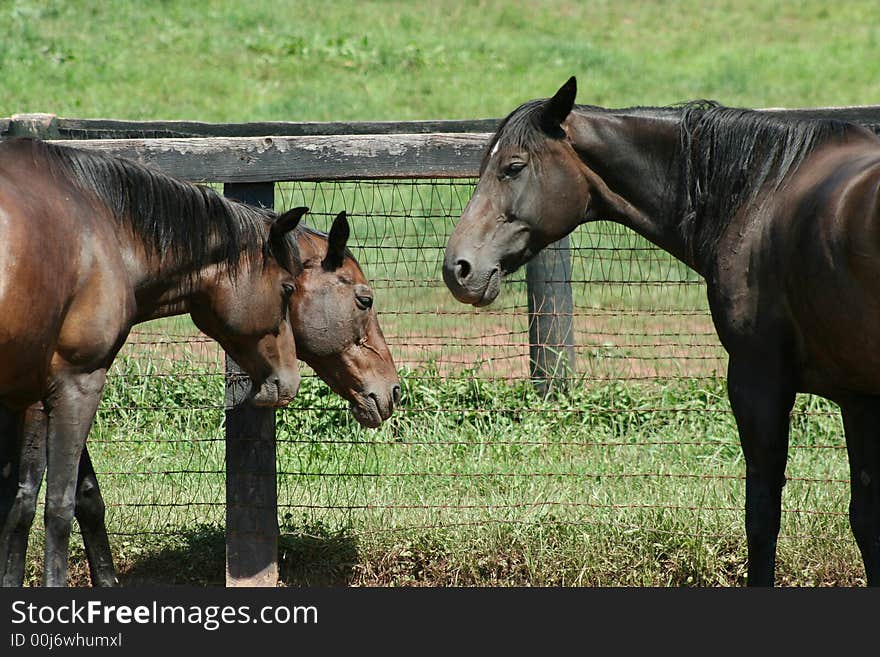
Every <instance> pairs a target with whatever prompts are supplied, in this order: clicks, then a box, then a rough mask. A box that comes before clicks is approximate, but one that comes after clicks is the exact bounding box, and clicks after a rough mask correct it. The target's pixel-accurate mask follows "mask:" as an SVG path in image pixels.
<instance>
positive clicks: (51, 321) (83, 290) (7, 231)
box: [0, 144, 135, 407]
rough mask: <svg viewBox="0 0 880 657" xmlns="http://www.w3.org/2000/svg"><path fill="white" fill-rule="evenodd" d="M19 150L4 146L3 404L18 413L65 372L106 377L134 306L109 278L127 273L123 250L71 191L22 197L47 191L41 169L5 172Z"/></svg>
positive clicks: (122, 284) (121, 285)
mask: <svg viewBox="0 0 880 657" xmlns="http://www.w3.org/2000/svg"><path fill="white" fill-rule="evenodd" d="M16 147H17V149H18V150H19V151H20V150H21V149H22V148H24V146H23V145H20V144H19V145H14V144H2V145H0V218H2V221H0V245H2V248H0V272H2V277H0V308H3V314H2V317H0V362H2V363H3V365H4V367H3V368H2V369H0V398H3V399H4V400H5V401H6V402H7V404H14V405H16V406H19V407H20V406H22V405H24V406H26V405H29V404H30V403H32V402H33V401H34V400H37V399H42V398H43V397H44V396H45V395H46V393H47V391H48V386H49V385H50V382H51V381H52V380H53V379H54V378H55V377H57V376H59V375H60V374H61V373H62V372H64V371H77V370H79V371H92V370H94V369H98V368H99V367H101V366H105V367H106V365H107V364H108V362H109V360H112V357H113V355H115V352H116V351H117V350H118V348H119V347H120V346H121V344H122V342H123V341H124V340H125V337H126V335H127V333H128V323H127V319H128V318H129V317H130V316H131V314H132V312H133V309H134V306H135V303H134V301H135V300H134V294H133V290H132V288H131V285H130V284H129V283H128V281H125V280H123V279H121V278H118V277H114V276H109V275H107V273H106V272H107V271H124V261H123V256H122V254H120V252H119V250H118V249H114V248H108V247H107V246H106V245H108V244H114V243H116V241H117V240H116V237H115V235H114V234H113V232H112V226H113V223H112V222H109V221H106V219H104V218H102V217H100V214H101V212H100V210H98V209H95V208H93V206H92V204H91V203H90V202H89V201H88V200H87V199H85V198H83V194H82V192H81V191H80V190H78V189H76V188H74V187H73V186H72V185H70V184H64V183H62V184H63V188H64V189H63V193H62V194H59V195H57V196H52V197H47V196H45V195H38V194H37V193H36V192H32V193H28V194H20V193H19V190H29V189H30V187H31V185H32V184H33V183H34V181H41V182H39V183H37V186H38V187H39V186H43V185H44V186H46V187H48V186H49V185H50V184H51V183H50V182H49V181H46V180H45V177H46V176H47V172H45V171H40V170H36V168H35V167H32V166H28V167H20V168H14V167H11V166H9V165H8V164H7V165H6V166H3V165H4V164H6V163H7V162H8V161H9V160H11V159H12V160H15V161H20V160H22V159H25V158H22V157H21V156H13V157H9V156H8V154H9V151H10V150H11V149H14V148H16ZM25 161H27V160H26V159H25ZM31 164H32V162H31ZM41 179H42V180H41ZM102 219H104V220H102ZM105 263H106V264H105ZM47 264H49V265H50V266H47Z"/></svg>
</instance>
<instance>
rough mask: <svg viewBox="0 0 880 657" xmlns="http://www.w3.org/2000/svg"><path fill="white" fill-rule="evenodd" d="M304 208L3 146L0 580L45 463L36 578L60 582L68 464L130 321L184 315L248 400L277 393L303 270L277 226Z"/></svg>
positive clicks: (29, 146) (290, 377) (21, 537)
mask: <svg viewBox="0 0 880 657" xmlns="http://www.w3.org/2000/svg"><path fill="white" fill-rule="evenodd" d="M305 210H306V208H296V209H294V210H291V211H290V212H287V213H284V214H282V215H281V216H278V215H276V214H275V213H274V212H271V211H269V210H263V209H257V208H252V207H249V206H247V205H244V204H241V203H235V202H233V201H229V200H226V199H224V198H223V197H221V196H220V195H218V194H217V193H215V192H214V191H213V190H211V189H210V188H207V187H203V186H198V185H192V184H190V183H186V182H183V181H179V180H176V179H174V178H171V177H169V176H166V175H163V174H161V173H158V172H156V171H153V170H150V169H148V168H147V167H144V166H141V165H139V164H137V163H135V162H132V161H129V160H125V159H122V158H117V157H112V156H108V155H104V154H98V153H92V152H88V151H84V150H77V149H73V148H69V147H64V146H59V145H55V144H50V143H46V142H42V141H39V140H32V139H13V140H9V141H4V142H2V143H0V244H2V247H0V309H2V314H0V363H2V370H0V415H2V418H0V428H2V429H3V433H2V434H0V468H2V469H0V523H2V529H0V582H2V583H3V584H12V585H16V584H17V583H18V582H20V580H21V577H22V573H20V572H18V569H17V566H16V567H12V568H10V566H14V565H16V564H19V563H21V564H23V559H19V554H22V555H23V554H24V552H25V550H26V547H27V537H28V532H29V529H30V525H31V522H32V520H33V517H34V514H35V511H36V503H37V493H38V491H39V488H40V484H41V481H42V476H43V470H44V469H45V470H46V473H47V474H46V506H45V532H46V533H45V570H44V573H43V582H44V584H45V585H47V586H64V585H66V583H67V557H68V542H69V537H70V529H71V522H72V519H73V516H74V503H75V498H76V490H77V479H78V476H77V473H78V470H79V467H78V466H79V462H80V457H81V454H82V452H83V447H84V445H85V440H86V436H87V434H88V431H89V428H90V427H91V424H92V421H93V419H94V416H95V411H96V409H97V406H98V401H99V399H100V396H101V392H102V389H103V387H104V382H105V377H106V373H107V368H108V367H109V366H110V364H111V363H112V361H113V359H114V358H115V356H116V354H117V353H118V351H119V349H120V348H121V347H122V345H123V343H124V342H125V340H126V338H127V336H128V333H129V331H130V330H131V327H132V326H133V325H134V324H136V323H139V322H143V321H147V320H150V319H156V318H159V317H165V316H169V315H178V314H183V313H189V314H190V315H191V317H192V319H193V321H194V323H195V324H196V325H197V326H198V327H199V328H200V329H201V330H202V331H203V332H204V333H206V334H207V335H208V336H210V337H212V338H213V339H215V340H217V341H218V342H219V343H220V344H221V345H222V346H223V348H224V349H225V350H226V351H227V352H228V353H229V354H230V355H231V356H232V357H233V358H234V359H235V361H236V362H238V363H239V364H240V365H241V366H242V368H243V369H244V370H245V372H246V373H247V374H248V375H249V377H250V378H251V379H252V382H253V388H252V389H253V392H252V396H251V401H252V402H253V403H255V404H258V405H265V406H283V405H285V404H287V403H289V402H290V400H291V399H292V398H293V396H294V395H295V394H296V391H297V388H298V386H299V371H298V368H297V360H296V349H295V344H294V338H293V331H292V328H291V326H290V322H289V319H288V316H287V301H288V300H289V297H290V296H291V295H292V293H293V291H294V287H295V277H296V275H297V274H298V273H299V271H300V269H301V264H300V262H299V257H298V254H297V253H296V252H295V251H294V250H292V249H291V248H290V245H289V243H288V242H287V241H286V240H285V234H286V233H287V232H288V231H290V230H292V229H293V228H294V227H295V226H296V224H297V222H298V221H299V219H300V217H301V216H302V214H303V213H304V212H305ZM35 445H36V446H37V449H36V450H35V449H34V446H35ZM29 450H30V451H29ZM20 465H24V466H25V467H19V466H20ZM22 567H23V566H22Z"/></svg>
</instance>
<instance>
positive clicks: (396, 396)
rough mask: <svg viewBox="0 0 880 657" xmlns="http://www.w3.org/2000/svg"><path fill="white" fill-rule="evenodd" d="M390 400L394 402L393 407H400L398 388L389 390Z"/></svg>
mask: <svg viewBox="0 0 880 657" xmlns="http://www.w3.org/2000/svg"><path fill="white" fill-rule="evenodd" d="M391 399H393V400H394V405H395V406H399V405H400V386H394V387H393V388H392V389H391Z"/></svg>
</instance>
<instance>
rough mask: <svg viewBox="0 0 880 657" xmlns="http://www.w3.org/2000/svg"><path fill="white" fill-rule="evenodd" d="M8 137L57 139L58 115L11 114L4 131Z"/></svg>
mask: <svg viewBox="0 0 880 657" xmlns="http://www.w3.org/2000/svg"><path fill="white" fill-rule="evenodd" d="M6 134H7V135H8V136H9V137H38V138H39V139H58V137H60V136H61V133H60V132H59V131H58V117H57V116H55V115H54V114H13V115H12V117H11V118H10V119H9V127H8V129H7V133H6Z"/></svg>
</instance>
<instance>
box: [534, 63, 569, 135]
mask: <svg viewBox="0 0 880 657" xmlns="http://www.w3.org/2000/svg"><path fill="white" fill-rule="evenodd" d="M575 96H577V80H576V79H575V77H574V76H573V75H572V76H571V77H570V78H568V82H566V83H565V84H564V85H562V86H561V87H559V91H557V92H556V94H555V95H554V96H553V98H550V99H549V100H547V101H546V102H545V103H544V106H543V108H541V117H540V121H541V127H542V128H543V129H544V130H545V131H546V132H548V133H550V134H554V133H556V132H558V131H559V126H560V125H561V124H562V122H563V121H565V117H567V116H568V115H569V114H571V109H572V108H573V107H574V98H575Z"/></svg>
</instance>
